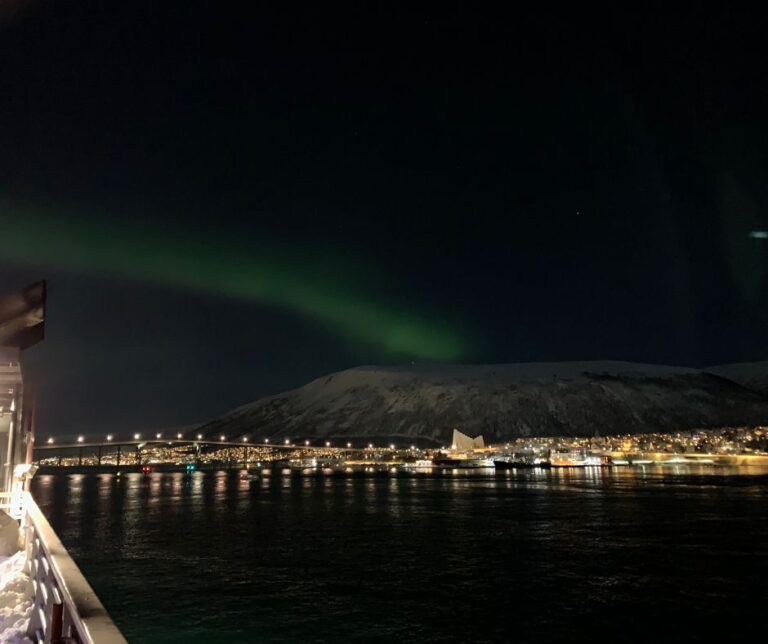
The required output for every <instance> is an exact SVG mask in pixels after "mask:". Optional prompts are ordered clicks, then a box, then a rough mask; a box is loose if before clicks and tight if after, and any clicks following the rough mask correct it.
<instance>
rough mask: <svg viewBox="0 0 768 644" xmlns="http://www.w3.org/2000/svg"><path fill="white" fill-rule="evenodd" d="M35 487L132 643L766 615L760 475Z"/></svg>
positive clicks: (499, 630)
mask: <svg viewBox="0 0 768 644" xmlns="http://www.w3.org/2000/svg"><path fill="white" fill-rule="evenodd" d="M744 471H745V470H742V472H744ZM746 471H749V470H746ZM33 493H34V496H35V498H36V499H37V501H38V503H39V504H40V506H41V508H42V509H43V511H44V512H45V513H46V515H47V516H48V518H49V519H50V521H51V523H52V524H53V527H54V528H55V529H56V531H57V532H58V534H59V536H60V537H61V539H62V541H63V542H64V544H65V545H66V546H67V547H68V548H69V550H70V552H71V553H72V555H73V556H74V558H75V560H76V561H77V562H78V564H79V565H80V567H81V568H82V570H83V572H84V573H85V574H86V576H87V577H88V579H89V581H90V582H91V584H92V585H93V587H94V589H95V590H96V592H97V593H98V594H99V596H100V597H101V599H102V601H103V602H104V604H105V605H106V607H107V609H108V610H109V611H110V612H111V614H112V616H113V618H114V619H115V621H116V623H117V624H118V626H119V627H120V628H121V629H122V630H123V632H124V633H125V635H126V636H127V638H128V639H129V641H132V642H217V641H231V642H263V641H273V642H277V641H282V642H306V641H316V642H333V641H346V640H356V641H381V642H386V641H397V640H401V641H424V642H440V641H504V640H512V641H553V640H565V639H577V640H583V639H586V638H590V639H593V638H598V639H600V640H603V639H606V638H609V637H614V638H619V639H620V640H621V641H641V640H642V641H646V640H649V639H656V640H661V641H670V640H676V641H681V640H682V641H696V640H703V639H705V638H706V639H709V638H710V637H711V636H713V635H721V636H724V637H736V636H740V635H745V634H746V633H748V632H750V630H751V628H752V626H754V627H759V625H760V624H761V623H765V615H766V614H768V601H767V600H768V590H767V588H768V586H767V584H766V579H767V578H768V556H767V555H768V475H766V474H765V473H763V474H755V473H753V474H750V475H743V474H738V470H724V469H713V468H710V469H706V468H702V469H692V468H689V469H677V470H664V469H661V468H648V469H645V470H642V469H631V468H617V469H614V470H571V471H566V470H563V471H551V472H546V471H537V472H534V471H532V472H523V473H509V474H507V473H504V474H501V473H500V474H498V475H497V474H493V473H490V474H486V475H478V474H475V473H472V474H468V473H466V472H458V471H456V472H453V473H452V472H450V471H445V472H438V473H435V474H415V473H411V474H408V473H397V474H394V473H387V472H379V473H354V474H334V475H323V474H320V473H317V474H314V473H313V474H301V473H288V472H287V471H286V472H284V473H282V472H280V471H275V472H274V473H273V474H272V475H271V476H268V477H265V478H263V479H262V480H258V481H252V482H249V481H241V480H239V479H238V478H237V475H236V474H230V473H226V472H220V473H196V474H192V475H187V474H175V473H174V474H170V473H165V474H163V473H157V474H151V475H147V476H144V475H140V474H128V475H122V476H121V477H118V476H115V475H112V474H93V475H91V474H88V475H81V474H58V475H46V476H38V477H37V478H36V479H35V480H34V486H33Z"/></svg>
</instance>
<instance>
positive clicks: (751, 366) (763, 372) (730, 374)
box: [706, 362, 768, 395]
mask: <svg viewBox="0 0 768 644" xmlns="http://www.w3.org/2000/svg"><path fill="white" fill-rule="evenodd" d="M706 371H708V372H709V373H714V374H716V375H718V376H722V377H723V378H728V379H729V380H733V382H735V383H737V384H739V385H741V386H742V387H747V388H748V389H753V390H754V391H758V392H760V393H761V394H764V395H768V362H737V363H735V364H721V365H717V366H716V367H707V369H706Z"/></svg>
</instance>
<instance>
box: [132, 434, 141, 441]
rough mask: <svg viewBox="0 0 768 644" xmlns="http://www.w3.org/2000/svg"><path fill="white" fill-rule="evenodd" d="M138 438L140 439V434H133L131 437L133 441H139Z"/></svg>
mask: <svg viewBox="0 0 768 644" xmlns="http://www.w3.org/2000/svg"><path fill="white" fill-rule="evenodd" d="M140 438H141V434H134V435H133V440H135V441H137V440H139V439H140Z"/></svg>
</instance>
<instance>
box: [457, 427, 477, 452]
mask: <svg viewBox="0 0 768 644" xmlns="http://www.w3.org/2000/svg"><path fill="white" fill-rule="evenodd" d="M451 447H452V448H453V449H456V450H468V449H482V448H483V447H485V442H484V441H483V436H482V434H481V435H480V436H475V437H474V438H470V437H469V436H467V435H466V434H462V433H461V432H460V431H459V430H458V429H454V430H453V440H452V441H451Z"/></svg>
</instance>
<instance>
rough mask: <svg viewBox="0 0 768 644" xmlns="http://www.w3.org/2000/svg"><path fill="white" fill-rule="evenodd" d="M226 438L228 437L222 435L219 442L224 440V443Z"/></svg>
mask: <svg viewBox="0 0 768 644" xmlns="http://www.w3.org/2000/svg"><path fill="white" fill-rule="evenodd" d="M226 438H227V437H226V436H223V435H222V436H219V440H222V441H223V440H225V439H226Z"/></svg>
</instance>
